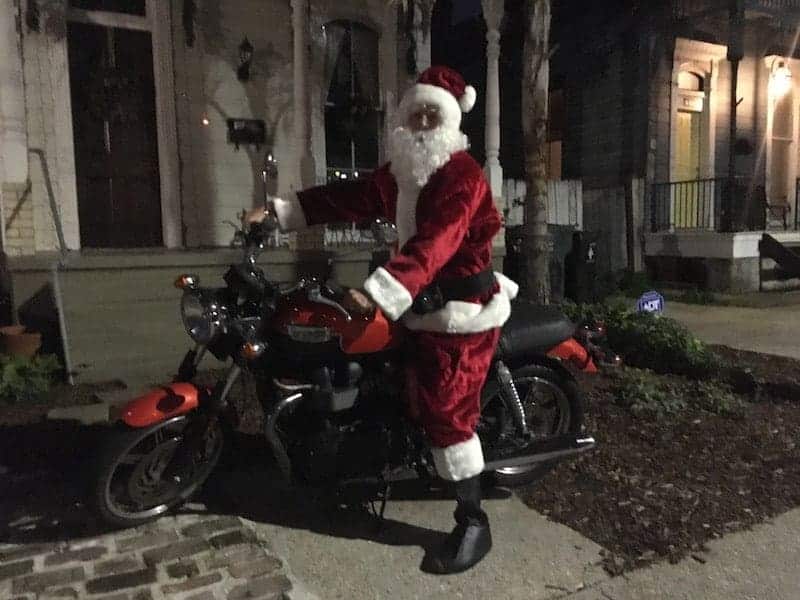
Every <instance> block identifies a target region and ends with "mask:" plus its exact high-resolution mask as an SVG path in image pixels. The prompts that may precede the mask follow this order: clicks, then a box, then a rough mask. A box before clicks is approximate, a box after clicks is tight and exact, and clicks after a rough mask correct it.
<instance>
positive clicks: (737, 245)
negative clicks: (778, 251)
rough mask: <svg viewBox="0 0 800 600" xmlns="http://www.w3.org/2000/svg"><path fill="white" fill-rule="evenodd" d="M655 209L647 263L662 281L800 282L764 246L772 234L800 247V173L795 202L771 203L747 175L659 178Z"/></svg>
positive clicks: (725, 284)
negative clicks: (733, 178) (729, 177)
mask: <svg viewBox="0 0 800 600" xmlns="http://www.w3.org/2000/svg"><path fill="white" fill-rule="evenodd" d="M648 208H649V220H648V223H649V231H648V233H646V234H645V261H646V264H647V267H648V270H649V271H650V273H651V274H652V275H653V276H654V277H655V278H656V279H657V280H660V281H667V282H670V283H676V284H682V285H694V286H697V287H700V288H705V289H710V290H715V291H733V292H748V291H758V290H779V289H794V288H797V287H800V280H798V279H797V278H795V277H792V276H787V275H786V274H785V273H783V272H782V271H781V269H780V267H779V265H778V264H777V263H776V262H775V261H774V260H773V258H772V257H771V256H770V255H769V253H765V252H764V250H763V248H762V240H763V239H764V236H765V234H768V235H769V236H771V237H772V238H773V239H774V240H775V241H776V242H777V243H778V244H779V245H781V246H783V248H784V249H787V250H789V251H793V250H795V249H797V248H800V218H798V209H799V208H800V179H798V180H797V181H796V182H795V191H794V197H793V199H792V202H791V204H790V203H787V202H781V203H777V204H770V203H769V202H767V200H766V195H765V194H764V190H763V188H759V187H756V186H752V185H751V184H750V183H749V181H748V180H745V179H744V178H737V179H735V180H734V181H733V182H730V180H729V179H728V178H714V179H698V180H693V181H679V182H669V183H658V184H654V185H653V186H652V188H651V190H650V196H649V203H648Z"/></svg>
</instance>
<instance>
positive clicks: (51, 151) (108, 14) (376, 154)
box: [0, 0, 563, 381]
mask: <svg viewBox="0 0 800 600" xmlns="http://www.w3.org/2000/svg"><path fill="white" fill-rule="evenodd" d="M506 5H508V6H509V7H510V9H511V10H516V11H519V10H521V6H522V3H521V2H519V1H516V2H515V1H509V2H504V1H503V0H463V1H458V2H455V1H453V0H439V1H438V2H435V1H434V0H413V1H410V2H405V3H402V2H394V3H392V2H387V1H386V0H348V1H339V0H336V1H334V0H291V1H287V0H258V1H256V0H236V1H235V2H234V1H229V2H204V1H201V0H168V1H163V2H162V1H161V0H124V1H123V0H0V148H2V151H0V183H1V184H2V187H0V190H2V201H1V202H0V209H2V210H0V216H2V227H0V231H2V247H3V250H4V253H5V255H6V256H7V261H8V267H9V270H10V271H11V274H12V278H13V284H14V296H15V297H14V305H15V307H17V308H20V309H21V310H22V311H23V313H24V312H25V311H27V314H29V315H32V317H31V318H34V317H35V320H36V321H37V322H39V323H42V322H49V323H50V326H51V327H52V328H53V329H55V330H57V331H56V333H57V334H59V335H60V337H61V339H62V342H63V344H62V345H63V352H64V356H63V359H64V362H65V363H66V365H67V369H68V371H70V372H72V373H74V374H76V376H77V377H78V380H84V381H88V380H92V379H98V378H104V377H107V375H108V374H109V373H118V374H120V376H125V375H126V374H128V373H131V374H132V375H131V376H132V377H134V378H135V376H136V374H137V373H139V372H142V373H154V372H155V371H156V370H157V369H166V370H168V369H170V368H172V365H171V363H170V362H169V361H173V362H174V360H175V358H176V357H177V356H180V353H181V352H182V350H183V349H184V348H185V344H186V339H185V335H184V334H183V332H182V331H181V327H180V321H179V319H178V318H177V316H176V315H177V306H178V296H177V295H176V293H175V290H174V289H172V288H171V282H172V281H173V280H174V278H175V276H176V274H177V273H179V272H186V271H191V272H196V273H198V274H200V276H201V279H203V280H205V281H209V280H212V281H213V280H218V279H219V277H220V275H221V273H222V272H223V271H224V269H225V267H226V266H227V265H228V264H230V263H232V262H234V261H236V260H238V259H239V255H240V252H241V251H240V250H238V249H231V248H230V245H231V242H232V240H233V238H234V230H233V228H232V227H231V226H230V224H229V223H226V221H230V222H236V221H237V219H238V215H239V214H240V213H241V211H242V209H248V208H251V207H254V206H258V205H259V204H260V203H261V202H263V200H264V197H265V195H266V194H272V195H287V194H290V193H292V192H293V191H294V190H298V189H302V188H305V187H309V186H312V185H316V184H320V183H324V182H326V181H330V180H331V179H344V178H358V177H363V176H364V175H365V174H367V173H368V172H369V171H370V170H371V169H373V168H375V167H376V166H378V165H379V164H380V163H381V162H382V161H383V153H384V148H383V143H382V141H383V139H384V138H385V136H386V132H387V128H388V127H389V125H390V123H391V122H392V117H393V111H394V110H395V107H396V105H397V101H398V98H399V96H400V95H401V94H402V92H403V91H404V90H405V88H406V87H407V86H408V85H409V84H410V83H411V82H412V81H413V80H414V79H415V78H416V76H417V75H418V73H419V72H421V71H422V70H424V69H425V68H426V67H427V66H429V65H430V64H431V60H432V58H433V59H435V60H437V61H439V62H444V63H445V64H449V65H450V66H453V67H455V68H457V69H459V70H461V71H462V72H463V73H464V74H465V76H466V77H467V79H468V80H470V82H471V83H473V85H475V87H476V88H477V89H478V93H479V106H478V107H477V109H476V110H475V111H473V113H471V114H470V115H467V118H466V119H465V122H464V126H465V129H466V131H467V133H468V134H470V136H471V138H472V148H471V151H472V152H473V155H475V157H476V158H477V159H478V160H480V161H481V162H483V163H484V164H485V169H486V174H487V177H488V178H489V182H490V184H491V187H492V191H493V193H494V195H495V197H496V199H497V203H498V208H500V209H501V210H503V211H504V212H506V213H508V211H506V210H505V209H506V206H505V203H506V200H510V199H511V197H512V196H513V198H514V199H516V198H518V197H519V196H520V191H521V188H520V186H519V185H517V184H516V183H515V182H512V184H513V185H509V184H506V185H505V188H504V175H503V167H502V165H501V159H502V158H503V156H504V155H508V156H515V157H516V158H515V160H516V163H517V164H519V163H520V161H519V148H518V144H516V143H515V142H514V139H513V138H512V139H511V144H510V145H509V144H507V145H506V147H505V149H504V148H502V147H501V128H503V130H504V131H505V130H511V131H513V130H514V126H513V124H509V121H508V119H507V118H506V120H505V121H501V114H502V112H503V110H501V109H502V108H503V107H504V106H505V105H501V88H502V84H503V82H504V81H507V80H509V78H511V79H517V80H518V76H517V75H516V74H514V73H509V69H508V67H507V61H505V62H504V61H502V60H501V54H503V53H505V52H508V51H511V50H513V51H514V52H517V53H519V52H520V49H519V48H516V49H513V48H511V50H509V45H508V43H506V44H505V45H504V44H503V33H502V32H503V31H504V30H505V29H507V25H508V23H509V22H511V23H515V22H518V19H509V18H508V17H506V18H505V20H504V13H505V6H506ZM517 35H518V32H517ZM467 38H469V39H470V40H472V43H471V45H470V46H469V49H468V51H463V49H461V50H459V48H458V43H460V41H461V40H463V39H467ZM432 48H433V49H432ZM512 95H513V94H512ZM518 104H519V102H518V101H516V105H517V106H518ZM512 105H514V102H512ZM516 115H517V116H516V117H515V119H516V122H517V127H518V124H519V117H518V112H517V113H516ZM508 148H510V150H509V149H508ZM504 189H505V191H504ZM508 190H511V191H510V192H509V191H508ZM522 191H523V192H524V190H522ZM517 212H518V211H517ZM562 220H563V217H562ZM360 239H361V233H360V232H358V231H356V230H354V229H353V228H352V227H344V228H342V227H339V228H336V227H333V228H328V229H324V228H323V229H319V228H312V229H310V230H308V231H306V232H303V233H302V234H297V235H292V236H288V237H286V236H282V237H280V238H276V239H275V240H274V246H275V248H273V249H272V250H271V251H270V252H267V253H265V254H264V255H263V260H264V261H265V263H266V264H267V266H268V271H269V273H270V275H271V276H272V277H274V278H275V279H278V280H282V281H289V280H292V279H293V278H294V277H296V276H297V274H298V273H299V272H301V271H303V272H308V271H307V268H310V269H312V272H313V269H314V268H315V265H316V266H318V264H319V262H320V261H319V259H320V258H321V257H322V258H324V257H325V256H327V255H329V254H334V255H336V266H335V268H336V271H335V276H336V277H338V278H339V279H340V280H341V281H343V283H345V284H350V285H359V284H360V283H361V282H362V281H363V278H364V277H365V276H366V273H367V271H366V269H367V265H368V263H369V258H370V257H369V253H368V252H366V251H362V252H361V253H360V254H359V253H358V252H355V253H354V249H353V243H356V245H357V243H358V242H359V240H360ZM496 246H497V248H496V257H497V259H498V266H499V265H500V264H501V262H502V257H503V253H504V249H503V247H504V239H503V236H502V235H500V236H498V237H497V240H496ZM342 247H344V248H345V249H346V250H347V252H345V253H339V252H338V250H340V249H341V248H342ZM339 254H341V256H339ZM322 262H324V261H322ZM23 319H25V317H24V316H23ZM154 340H159V342H158V343H157V344H155V345H154ZM123 341H124V344H122V342H123Z"/></svg>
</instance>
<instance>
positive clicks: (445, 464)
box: [431, 434, 484, 481]
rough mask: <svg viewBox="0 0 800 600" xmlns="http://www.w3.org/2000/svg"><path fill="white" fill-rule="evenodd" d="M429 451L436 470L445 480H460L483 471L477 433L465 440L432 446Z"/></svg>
mask: <svg viewBox="0 0 800 600" xmlns="http://www.w3.org/2000/svg"><path fill="white" fill-rule="evenodd" d="M431 453H432V454H433V464H434V465H436V472H437V473H438V474H439V477H441V478H442V479H445V480H447V481H461V480H463V479H469V478H470V477H474V476H475V475H478V474H480V473H482V472H483V467H484V462H483V450H482V449H481V441H480V439H478V435H477V434H472V437H471V438H470V439H468V440H467V441H466V442H460V443H458V444H453V445H452V446H447V447H446V448H433V449H432V450H431Z"/></svg>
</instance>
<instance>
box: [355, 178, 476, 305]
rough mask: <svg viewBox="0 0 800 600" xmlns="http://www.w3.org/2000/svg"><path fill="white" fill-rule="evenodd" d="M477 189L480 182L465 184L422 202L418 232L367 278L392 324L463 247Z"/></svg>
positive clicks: (474, 208)
mask: <svg viewBox="0 0 800 600" xmlns="http://www.w3.org/2000/svg"><path fill="white" fill-rule="evenodd" d="M476 188H480V183H479V182H469V181H465V182H462V184H461V185H459V186H458V188H456V189H455V190H453V191H452V192H451V193H449V194H447V195H441V196H439V197H438V198H434V199H427V200H425V201H423V200H420V203H419V205H418V206H417V233H416V234H415V235H414V236H413V237H411V238H410V239H409V240H408V241H407V242H406V243H405V245H404V246H403V247H402V248H401V249H400V252H399V253H398V254H397V255H396V256H395V257H394V258H392V259H391V260H390V261H389V262H388V263H386V264H385V265H384V266H383V267H379V268H378V269H376V270H375V271H374V272H373V273H372V275H370V276H369V277H368V278H367V280H366V282H365V283H364V289H365V290H366V291H367V293H368V294H369V295H370V296H371V297H372V299H373V300H374V301H375V303H376V304H378V306H380V307H381V310H382V311H383V312H384V313H385V314H386V316H388V317H389V318H390V319H392V320H393V321H396V320H397V319H399V318H400V316H401V315H402V314H403V313H404V312H406V311H407V310H408V309H409V308H410V307H411V305H412V304H413V302H414V298H415V297H416V296H417V294H419V293H420V292H421V291H422V289H423V288H425V287H426V286H427V285H429V284H430V283H432V282H433V280H434V279H435V278H436V276H437V275H438V273H439V270H440V269H441V268H442V267H443V266H444V265H445V264H447V262H448V261H449V260H450V259H451V258H452V257H453V255H454V254H455V253H456V251H457V250H458V248H459V247H460V246H461V243H462V241H463V240H464V236H466V234H467V231H468V230H469V226H470V222H471V220H472V217H473V215H474V214H475V210H476V208H477V206H478V200H479V198H480V197H481V190H480V189H476Z"/></svg>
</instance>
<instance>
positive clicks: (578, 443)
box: [484, 436, 595, 471]
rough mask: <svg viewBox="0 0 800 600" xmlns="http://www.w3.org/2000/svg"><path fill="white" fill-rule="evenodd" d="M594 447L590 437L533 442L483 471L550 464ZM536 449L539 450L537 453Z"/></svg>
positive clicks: (493, 461)
mask: <svg viewBox="0 0 800 600" xmlns="http://www.w3.org/2000/svg"><path fill="white" fill-rule="evenodd" d="M594 447H595V440H594V438H593V437H591V436H585V437H575V436H560V437H558V438H555V439H550V440H541V441H534V442H531V443H530V444H528V446H527V447H525V448H523V449H521V450H520V452H519V453H517V454H516V455H515V456H509V457H506V458H500V459H497V460H492V461H489V462H487V463H486V466H485V467H484V470H486V471H494V470H496V469H504V468H508V467H520V466H524V465H534V464H537V463H545V462H550V461H552V460H558V459H562V458H566V457H568V456H576V455H578V454H583V453H584V452H587V451H589V450H591V449H592V448H594ZM537 449H540V450H539V451H537Z"/></svg>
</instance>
